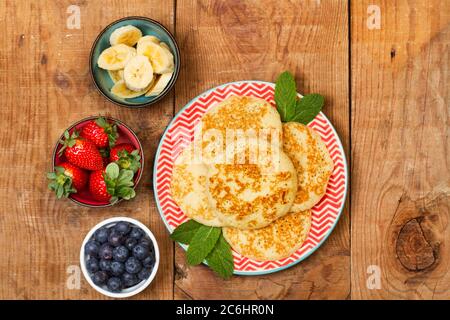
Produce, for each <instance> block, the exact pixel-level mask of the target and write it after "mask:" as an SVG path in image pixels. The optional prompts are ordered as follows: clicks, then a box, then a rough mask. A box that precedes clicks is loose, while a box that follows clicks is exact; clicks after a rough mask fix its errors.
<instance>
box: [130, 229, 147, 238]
mask: <svg viewBox="0 0 450 320" xmlns="http://www.w3.org/2000/svg"><path fill="white" fill-rule="evenodd" d="M143 235H144V231H142V230H141V229H140V228H138V227H133V228H132V229H131V232H130V237H131V238H134V239H136V240H139V239H140V238H142V236H143Z"/></svg>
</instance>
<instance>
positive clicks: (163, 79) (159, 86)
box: [145, 72, 173, 97]
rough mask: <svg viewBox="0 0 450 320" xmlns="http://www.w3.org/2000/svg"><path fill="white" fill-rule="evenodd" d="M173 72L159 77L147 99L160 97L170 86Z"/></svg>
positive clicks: (149, 91) (149, 90)
mask: <svg viewBox="0 0 450 320" xmlns="http://www.w3.org/2000/svg"><path fill="white" fill-rule="evenodd" d="M172 75H173V72H171V73H164V74H162V75H160V76H159V77H158V79H157V80H155V84H154V85H153V86H151V87H150V88H149V89H148V91H147V93H146V94H145V96H146V97H150V96H158V95H159V94H161V92H163V90H164V88H165V87H166V86H167V85H168V84H169V82H170V79H172Z"/></svg>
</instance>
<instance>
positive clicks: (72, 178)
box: [47, 162, 88, 198]
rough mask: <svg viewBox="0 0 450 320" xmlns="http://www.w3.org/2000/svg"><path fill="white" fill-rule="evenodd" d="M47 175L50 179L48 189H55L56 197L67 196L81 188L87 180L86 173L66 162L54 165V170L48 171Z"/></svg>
mask: <svg viewBox="0 0 450 320" xmlns="http://www.w3.org/2000/svg"><path fill="white" fill-rule="evenodd" d="M47 177H48V178H49V179H50V180H51V182H50V183H49V185H48V187H49V189H50V190H53V191H55V192H56V196H57V197H58V198H61V197H68V196H69V195H70V194H71V193H76V192H77V191H79V190H81V189H83V188H84V187H85V186H86V183H87V180H88V174H87V173H86V172H85V171H84V170H83V169H80V168H78V167H76V166H74V165H73V164H70V163H68V162H64V163H61V164H60V165H59V166H57V167H55V172H50V173H48V174H47Z"/></svg>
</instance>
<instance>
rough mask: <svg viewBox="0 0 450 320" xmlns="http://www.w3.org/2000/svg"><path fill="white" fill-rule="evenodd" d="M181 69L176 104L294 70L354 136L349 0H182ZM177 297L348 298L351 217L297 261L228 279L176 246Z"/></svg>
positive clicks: (345, 136)
mask: <svg viewBox="0 0 450 320" xmlns="http://www.w3.org/2000/svg"><path fill="white" fill-rule="evenodd" d="M176 12H177V15H176V35H177V39H178V41H179V44H180V49H181V53H182V61H183V65H182V70H181V74H180V78H179V80H178V83H177V86H176V98H175V106H176V108H177V110H179V109H180V108H182V107H183V105H185V104H186V103H187V102H188V101H189V100H190V99H192V98H193V97H195V96H196V95H198V94H199V93H201V92H203V91H205V90H207V89H209V88H211V87H214V86H216V85H219V84H222V83H225V82H229V81H236V80H266V81H274V80H275V79H276V77H277V76H278V74H279V73H281V72H282V71H284V70H290V71H292V72H293V73H295V75H296V79H297V82H298V85H299V90H300V92H304V93H311V92H320V93H321V94H323V95H325V97H326V100H327V104H326V107H325V109H324V112H325V113H326V114H327V116H330V118H331V121H332V123H333V124H334V125H335V126H336V128H337V130H338V132H339V135H340V137H341V138H342V139H343V142H344V145H345V148H346V149H347V146H348V137H349V128H348V127H349V106H348V47H347V44H348V41H347V40H348V38H347V35H348V29H347V26H348V16H347V5H346V2H344V1H326V2H325V1H323V2H320V1H302V2H300V1H297V2H295V1H294V2H292V1H291V2H290V1H276V2H275V1H193V0H192V1H177V9H176ZM175 251H176V256H175V267H176V280H175V298H176V299H186V298H192V299H321V298H324V299H325V298H329V299H330V298H339V299H345V298H347V297H348V295H349V293H350V258H349V254H350V248H349V219H348V213H347V211H345V212H344V214H343V217H342V218H341V221H340V222H339V224H338V227H337V228H336V229H335V231H334V232H333V234H332V235H331V237H330V238H329V239H328V240H327V241H326V243H325V244H324V245H323V246H322V248H321V249H320V250H318V251H317V252H316V253H315V254H314V255H313V256H311V257H310V258H308V259H307V260H306V261H304V262H302V263H301V264H299V265H298V266H295V267H293V268H290V269H288V270H286V271H282V272H279V273H276V274H272V275H266V276H259V277H238V276H236V277H233V278H232V279H231V280H228V281H223V280H221V279H219V278H218V277H216V276H215V275H214V274H213V273H212V272H211V271H210V270H209V269H207V268H206V267H204V266H196V267H188V266H187V265H186V261H185V253H184V251H183V250H182V249H181V248H180V247H178V246H176V249H175Z"/></svg>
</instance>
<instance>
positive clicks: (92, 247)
mask: <svg viewBox="0 0 450 320" xmlns="http://www.w3.org/2000/svg"><path fill="white" fill-rule="evenodd" d="M99 249H100V244H99V243H98V242H97V241H95V240H89V241H88V242H86V245H85V246H84V252H86V254H88V255H90V256H93V257H96V256H97V255H98V250H99Z"/></svg>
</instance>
